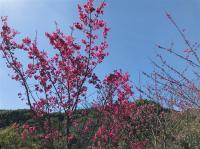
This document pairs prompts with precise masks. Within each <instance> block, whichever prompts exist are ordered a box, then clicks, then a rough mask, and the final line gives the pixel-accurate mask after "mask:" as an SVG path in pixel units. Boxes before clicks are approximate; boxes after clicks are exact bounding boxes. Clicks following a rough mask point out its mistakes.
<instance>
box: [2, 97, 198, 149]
mask: <svg viewBox="0 0 200 149" xmlns="http://www.w3.org/2000/svg"><path fill="white" fill-rule="evenodd" d="M137 104H140V105H141V106H142V105H144V104H152V102H149V101H142V102H141V101H137ZM155 104H156V103H155ZM158 107H159V108H158V109H159V113H160V112H163V111H164V115H163V119H158V121H154V122H149V124H150V125H151V126H150V125H149V126H150V127H152V128H156V130H155V131H149V132H148V135H149V136H151V137H148V136H146V137H148V138H150V146H149V148H152V149H153V148H164V149H174V148H182V149H196V148H200V112H199V111H197V110H192V111H191V110H190V111H185V112H176V111H173V110H171V111H170V110H163V108H162V107H161V106H159V105H158ZM161 109H162V110H161ZM84 111H85V112H86V113H87V114H86V115H85V116H82V114H81V113H82V112H83V110H78V111H77V113H76V115H75V117H74V118H75V119H77V120H78V121H79V122H80V123H82V125H80V130H83V129H84V128H83V127H84V123H85V122H86V121H87V120H88V119H89V118H90V119H92V121H93V125H92V126H91V127H90V128H92V130H93V131H90V132H87V133H83V132H78V131H77V130H72V128H71V132H73V134H74V140H73V141H72V144H71V147H72V149H76V148H80V149H82V148H83V149H85V148H87V147H88V146H89V145H91V140H90V138H91V136H92V135H93V134H94V132H96V130H97V128H98V125H97V124H98V119H97V117H98V116H99V115H98V114H99V113H98V112H97V111H96V110H95V109H87V110H84ZM166 111H168V112H166ZM155 112H158V111H155ZM155 114H156V113H155ZM0 117H1V119H0V127H1V129H0V149H30V148H31V149H39V148H40V145H39V144H40V140H35V139H33V138H31V137H28V139H27V140H26V141H24V142H23V141H22V140H21V138H20V135H19V134H18V133H17V132H16V130H15V129H14V128H12V127H9V126H11V124H12V123H14V122H17V123H19V124H23V123H25V122H29V123H33V122H34V120H32V119H31V116H30V111H29V110H16V111H5V110H4V111H0ZM63 118H64V116H63V113H53V114H52V115H51V119H52V122H53V125H55V127H62V123H61V122H62V121H63V120H64V119H63ZM151 130H154V129H151ZM137 137H138V138H143V137H145V136H137ZM64 141H65V140H64V139H62V138H60V140H55V141H54V142H53V144H54V146H55V147H57V148H58V149H61V148H62V147H61V146H63V144H64ZM119 146H120V147H121V148H124V147H125V146H126V144H125V142H119Z"/></svg>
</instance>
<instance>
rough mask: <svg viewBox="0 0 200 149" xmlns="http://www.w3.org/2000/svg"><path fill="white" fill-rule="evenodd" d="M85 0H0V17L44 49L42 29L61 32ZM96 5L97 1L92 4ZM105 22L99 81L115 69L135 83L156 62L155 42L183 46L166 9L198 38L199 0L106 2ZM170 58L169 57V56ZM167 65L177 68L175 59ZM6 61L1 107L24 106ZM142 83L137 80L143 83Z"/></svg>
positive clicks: (1, 66)
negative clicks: (105, 54)
mask: <svg viewBox="0 0 200 149" xmlns="http://www.w3.org/2000/svg"><path fill="white" fill-rule="evenodd" d="M83 1H84V0H0V16H8V17H9V23H10V24H11V26H12V27H14V28H15V29H17V30H18V31H19V32H21V36H30V37H32V38H34V36H35V31H37V32H38V41H39V45H40V47H42V48H43V49H49V48H50V46H49V45H48V41H47V39H46V38H45V37H44V33H45V32H46V31H53V30H54V29H55V25H54V21H57V22H58V24H59V25H60V26H61V28H62V29H63V30H66V31H67V30H68V29H69V27H68V26H69V25H71V24H72V23H73V22H74V21H75V20H77V13H76V8H77V7H76V5H77V3H78V2H83ZM97 1H100V0H97ZM107 2H108V6H107V8H106V13H105V17H104V18H105V19H106V21H107V22H108V25H109V27H111V32H110V35H109V44H110V46H109V49H108V51H109V52H110V56H109V57H107V58H106V59H105V61H104V63H103V64H102V65H101V66H99V67H98V68H97V73H98V74H99V75H100V76H101V78H103V77H104V76H105V75H106V74H108V73H109V72H111V71H112V70H114V69H119V68H121V69H123V70H124V71H128V72H129V73H130V75H131V78H132V81H133V82H135V83H138V76H139V72H142V71H145V72H151V70H152V64H151V63H150V60H149V59H155V52H156V51H158V49H157V48H156V46H155V44H162V45H166V46H167V45H169V44H170V42H175V43H176V45H175V46H176V48H177V49H180V50H181V49H182V48H184V47H183V42H182V41H181V40H180V37H179V35H178V33H177V31H176V29H175V28H174V27H173V25H172V24H171V23H170V22H169V21H168V20H167V18H166V16H165V13H164V11H165V10H166V11H168V12H169V13H170V14H172V16H173V17H174V19H175V20H176V22H177V23H178V24H179V26H180V27H181V28H183V29H186V33H187V35H188V37H189V38H190V39H191V40H192V41H197V42H198V41H199V39H200V29H199V26H200V13H199V11H200V1H199V0H123V1H122V0H107ZM168 58H169V59H170V57H168ZM171 61H172V62H173V63H174V64H176V63H177V61H176V60H175V59H171ZM8 73H9V71H8V69H7V68H6V67H5V61H4V60H2V59H0V109H17V108H24V107H25V103H24V102H22V101H20V99H18V97H17V93H18V92H19V85H18V84H17V83H16V82H15V81H13V80H11V79H10V78H9V77H8ZM145 81H146V79H145V78H143V77H142V83H145Z"/></svg>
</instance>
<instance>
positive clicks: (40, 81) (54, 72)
mask: <svg viewBox="0 0 200 149" xmlns="http://www.w3.org/2000/svg"><path fill="white" fill-rule="evenodd" d="M105 6H106V3H105V2H102V3H101V4H100V5H99V6H98V7H95V6H94V0H88V1H87V2H86V4H84V5H83V6H81V5H78V12H79V21H78V22H75V23H74V24H73V25H72V26H71V34H70V35H65V34H64V33H63V32H62V31H61V30H60V29H59V27H58V26H56V31H55V32H53V33H46V37H47V38H48V39H49V41H50V44H51V45H52V47H53V49H54V50H53V51H52V52H51V54H52V53H53V56H52V57H50V54H48V53H47V52H48V51H44V50H40V49H39V48H38V45H37V38H36V39H35V40H31V39H30V38H29V37H25V38H23V39H22V42H21V43H17V42H16V35H17V34H19V33H18V32H17V31H15V30H13V29H12V28H11V27H10V26H9V25H8V23H7V17H2V18H1V19H2V23H3V26H2V31H1V32H0V33H1V34H0V35H1V44H0V51H1V52H2V55H3V58H4V59H5V60H6V64H7V67H8V68H10V69H11V70H12V71H13V73H12V79H14V80H16V81H17V82H19V83H20V85H21V86H22V87H23V89H24V92H23V93H19V94H18V95H19V97H20V98H22V99H24V100H25V101H26V102H27V104H28V106H29V107H30V109H31V111H32V113H33V116H34V118H35V119H36V120H37V122H38V124H37V125H33V126H31V125H29V124H26V125H24V126H23V128H24V131H23V132H22V136H23V138H25V137H26V135H27V133H29V134H31V135H34V136H35V137H39V138H40V139H42V140H43V142H44V146H45V142H46V144H49V143H50V146H53V144H52V142H53V140H54V139H64V140H65V142H66V143H65V144H64V146H65V147H66V148H67V149H68V148H70V141H71V140H72V139H73V135H72V133H71V132H70V129H69V127H70V125H71V124H72V122H73V114H74V112H75V111H76V110H77V108H78V107H79V105H80V103H81V102H83V101H84V100H85V99H86V97H87V89H88V86H89V85H92V86H94V87H95V88H97V89H98V88H99V87H100V86H99V79H98V77H97V76H96V74H95V72H94V69H95V68H96V67H97V66H98V65H99V64H100V63H102V61H103V60H104V58H105V57H106V56H107V55H108V53H107V52H105V49H106V48H107V47H108V44H107V41H106V39H107V33H108V31H109V28H108V27H107V25H106V22H105V21H104V20H102V19H101V16H102V15H103V13H104V10H103V9H104V7H105ZM99 31H101V34H98V33H97V32H99ZM74 32H80V34H82V35H83V38H81V39H78V38H75V37H74V36H73V33H74ZM98 35H99V36H98ZM100 35H101V36H100ZM22 52H23V53H24V55H25V56H26V58H27V61H28V63H25V62H24V61H23V60H22V59H20V58H19V57H18V53H20V54H21V53H22ZM53 112H64V113H65V116H64V122H63V125H62V126H63V127H64V128H63V129H58V128H56V127H53V122H52V120H51V117H50V114H51V113H53ZM36 132H37V133H36ZM49 148H50V147H49Z"/></svg>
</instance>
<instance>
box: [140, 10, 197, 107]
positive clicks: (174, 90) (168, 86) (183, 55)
mask: <svg viewBox="0 0 200 149" xmlns="http://www.w3.org/2000/svg"><path fill="white" fill-rule="evenodd" d="M166 16H167V18H168V20H169V21H170V22H171V23H172V25H173V26H174V27H175V28H176V30H177V31H178V33H179V34H180V36H181V38H182V41H183V45H184V47H183V49H177V48H176V45H175V43H171V44H170V46H168V47H166V46H163V45H157V47H158V49H160V50H162V52H159V53H158V54H157V55H156V56H157V58H158V59H157V60H158V61H155V60H154V61H152V63H153V65H154V68H155V69H154V71H153V72H152V73H151V74H147V73H144V74H145V76H147V78H149V79H150V80H151V82H153V83H152V84H150V85H147V87H145V88H146V89H141V88H140V89H139V91H141V92H142V93H144V95H146V96H147V97H148V98H149V99H152V100H156V101H158V102H160V103H161V104H163V105H164V106H168V107H171V108H176V109H182V110H183V109H188V108H197V109H199V107H200V100H199V95H200V94H199V91H200V90H199V76H200V75H199V67H200V57H199V43H197V42H194V43H193V42H192V41H190V40H189V39H188V37H187V35H186V32H185V29H181V28H180V27H179V26H178V24H177V23H176V22H175V20H174V19H173V17H172V16H171V15H170V14H168V13H166ZM160 53H162V54H160ZM164 54H165V55H164ZM167 54H169V55H170V56H171V58H174V59H175V60H176V64H173V63H171V62H170V61H169V60H168V58H166V55H167ZM177 64H178V65H177Z"/></svg>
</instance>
